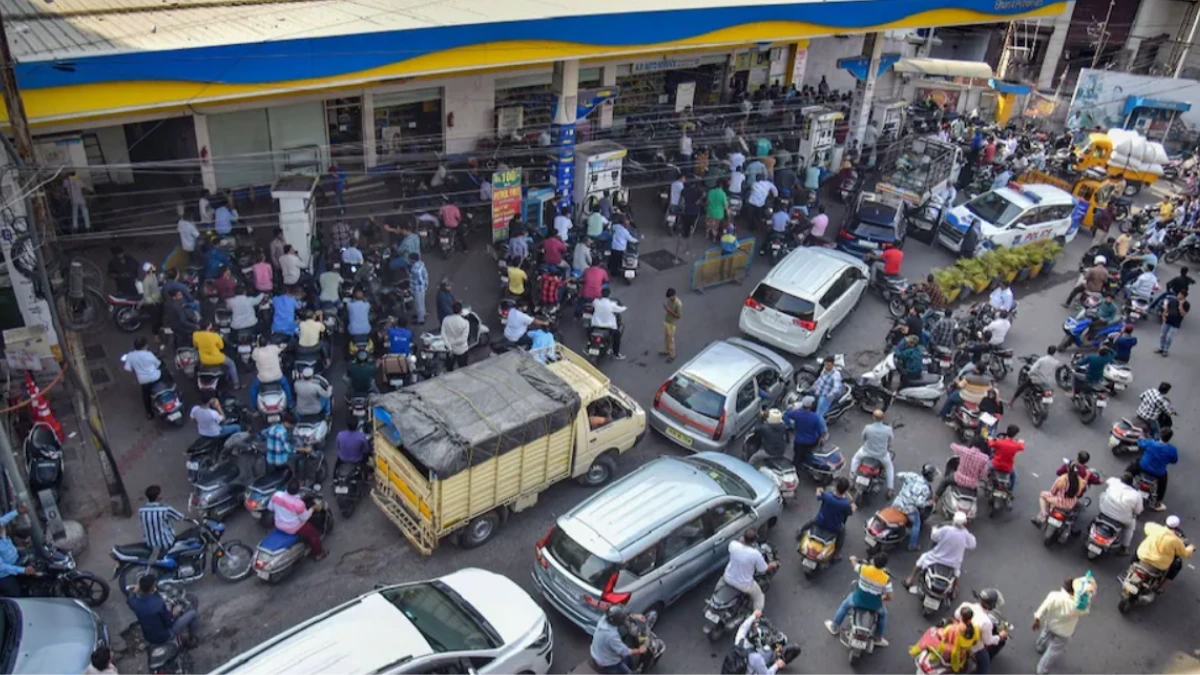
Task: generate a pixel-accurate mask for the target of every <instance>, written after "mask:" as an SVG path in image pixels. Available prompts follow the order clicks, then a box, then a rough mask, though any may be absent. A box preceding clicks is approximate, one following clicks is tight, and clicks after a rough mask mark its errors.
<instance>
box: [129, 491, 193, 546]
mask: <svg viewBox="0 0 1200 675" xmlns="http://www.w3.org/2000/svg"><path fill="white" fill-rule="evenodd" d="M161 496H162V488H161V487H159V486H157V485H151V486H150V487H148V488H146V505H145V506H143V507H142V508H140V509H138V521H139V522H141V524H142V541H144V542H146V545H147V546H149V547H150V548H158V552H159V555H162V554H164V553H166V552H167V551H169V550H170V549H171V547H172V546H174V545H175V526H174V525H173V524H172V523H174V522H175V521H177V520H183V518H184V516H183V514H182V513H180V512H179V511H176V510H175V509H174V508H172V507H171V505H170V504H164V503H162V502H160V501H158V498H159V497H161Z"/></svg>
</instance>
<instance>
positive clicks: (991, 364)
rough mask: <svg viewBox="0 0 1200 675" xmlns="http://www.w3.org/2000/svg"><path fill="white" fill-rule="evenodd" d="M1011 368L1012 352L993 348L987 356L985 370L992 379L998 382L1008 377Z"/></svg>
mask: <svg viewBox="0 0 1200 675" xmlns="http://www.w3.org/2000/svg"><path fill="white" fill-rule="evenodd" d="M1012 367H1013V350H1011V349H1003V348H1001V347H998V346H997V347H993V348H992V351H990V352H989V353H988V355H987V369H988V373H990V374H991V376H992V377H994V378H996V381H997V382H999V381H1001V380H1003V379H1004V378H1006V377H1008V373H1009V372H1010V371H1011V370H1012Z"/></svg>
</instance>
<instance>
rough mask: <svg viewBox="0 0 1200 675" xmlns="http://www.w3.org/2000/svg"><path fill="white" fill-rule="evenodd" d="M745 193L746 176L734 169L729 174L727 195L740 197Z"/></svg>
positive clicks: (739, 170)
mask: <svg viewBox="0 0 1200 675" xmlns="http://www.w3.org/2000/svg"><path fill="white" fill-rule="evenodd" d="M745 192H746V174H744V173H742V170H741V169H734V170H733V173H731V174H729V194H730V195H737V196H739V197H741V196H742V195H743V194H745Z"/></svg>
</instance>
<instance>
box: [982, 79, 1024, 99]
mask: <svg viewBox="0 0 1200 675" xmlns="http://www.w3.org/2000/svg"><path fill="white" fill-rule="evenodd" d="M988 86H989V87H991V88H992V89H995V90H996V91H998V92H1000V93H1001V94H1018V95H1025V94H1028V93H1029V92H1030V91H1032V88H1031V87H1030V86H1029V85H1027V84H1017V83H1015V82H1005V81H1004V80H997V79H996V78H994V77H989V78H988Z"/></svg>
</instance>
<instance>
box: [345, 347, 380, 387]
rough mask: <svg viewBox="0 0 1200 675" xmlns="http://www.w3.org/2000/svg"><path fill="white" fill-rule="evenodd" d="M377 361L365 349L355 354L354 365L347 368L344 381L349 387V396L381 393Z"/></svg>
mask: <svg viewBox="0 0 1200 675" xmlns="http://www.w3.org/2000/svg"><path fill="white" fill-rule="evenodd" d="M376 372H377V370H376V366H375V361H374V360H372V359H371V355H370V354H368V353H367V351H366V350H365V349H360V350H358V351H357V352H355V353H354V363H351V364H350V365H348V366H346V373H345V374H344V375H342V380H343V381H344V382H345V383H346V386H348V387H349V391H348V392H347V394H348V395H349V396H366V395H367V394H378V393H379V382H378V380H377V378H376Z"/></svg>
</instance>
